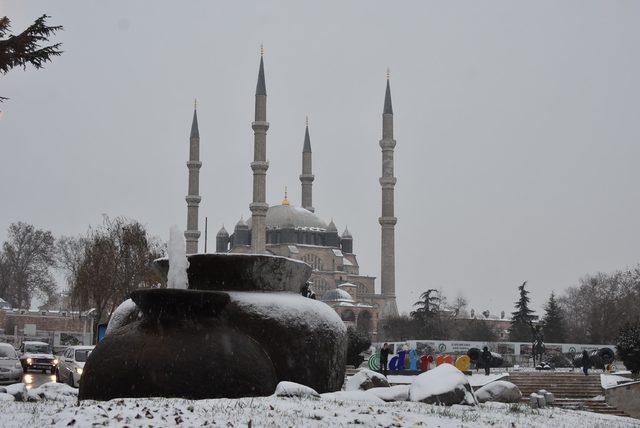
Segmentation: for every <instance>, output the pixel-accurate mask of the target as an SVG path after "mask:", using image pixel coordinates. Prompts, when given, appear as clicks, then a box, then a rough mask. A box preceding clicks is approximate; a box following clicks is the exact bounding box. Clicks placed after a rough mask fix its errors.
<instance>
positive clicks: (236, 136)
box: [0, 0, 640, 313]
mask: <svg viewBox="0 0 640 428" xmlns="http://www.w3.org/2000/svg"><path fill="white" fill-rule="evenodd" d="M42 13H47V14H49V15H51V16H52V18H51V20H50V23H51V24H61V25H64V27H65V31H64V32H62V33H60V34H59V35H58V36H56V40H57V41H61V42H63V43H64V44H63V49H64V51H65V52H64V54H63V55H62V56H61V57H59V58H56V59H55V60H54V61H53V63H52V64H50V65H48V66H47V67H46V69H44V70H40V71H34V70H32V69H28V71H27V72H23V71H20V70H14V71H12V72H10V73H9V74H8V75H6V76H3V77H1V78H0V94H1V95H3V96H8V97H10V98H11V100H9V101H7V102H5V103H4V104H3V105H2V106H0V109H2V110H4V114H3V116H2V118H1V119H0V147H1V153H0V206H1V208H0V229H1V231H0V239H2V240H4V238H5V237H6V227H7V226H8V225H9V223H10V222H14V221H18V220H21V221H26V222H30V223H33V224H35V225H37V226H39V227H43V228H47V229H50V230H52V231H53V232H54V233H55V234H78V233H81V232H83V231H85V230H86V228H87V226H89V225H90V224H96V223H98V222H100V221H101V214H102V213H106V214H109V215H111V216H117V215H124V216H128V217H132V218H136V219H138V220H140V221H142V222H143V223H145V224H146V225H147V226H148V228H149V229H150V231H151V232H152V233H155V234H157V235H159V236H160V237H162V238H163V239H167V238H168V234H169V227H170V226H171V224H174V223H175V224H178V225H180V227H182V228H184V227H185V222H186V205H185V201H184V196H185V194H186V191H187V168H186V166H185V162H186V160H187V155H188V136H189V129H190V121H191V115H192V105H193V98H194V97H197V98H198V102H199V104H198V106H199V108H198V115H199V122H200V136H201V159H202V161H203V167H202V170H201V175H200V188H201V192H200V193H201V195H202V197H203V203H202V204H201V208H200V215H201V218H202V219H204V217H205V216H208V217H209V224H210V229H211V230H210V236H211V235H213V234H215V232H216V231H217V229H218V228H219V227H220V225H221V224H222V223H224V224H225V225H226V226H227V228H228V229H231V228H232V227H233V225H234V224H235V222H236V221H237V220H238V219H239V217H240V215H241V214H244V216H245V218H247V216H249V210H248V205H249V202H250V199H251V170H250V168H249V162H250V161H251V158H252V147H253V142H252V141H253V137H252V130H251V127H250V122H251V120H252V114H253V102H254V98H253V96H254V91H255V84H256V77H257V71H258V61H259V46H260V43H264V45H265V69H266V77H267V91H268V119H269V121H270V123H271V127H270V129H269V133H268V137H267V151H268V159H269V160H270V169H269V171H268V177H267V186H268V191H267V198H268V202H269V203H271V204H277V203H280V201H281V200H282V196H283V189H284V186H285V185H288V186H289V190H290V192H289V193H290V198H291V199H292V201H293V202H295V203H296V204H299V203H300V200H299V199H300V185H299V180H298V175H299V174H300V152H301V150H302V142H303V135H304V119H305V115H307V114H308V115H309V116H310V133H311V143H312V147H313V156H314V173H315V175H316V180H315V182H314V206H315V207H316V213H317V214H318V215H320V216H321V217H323V218H324V219H326V220H327V221H328V220H329V219H330V218H332V217H333V218H334V219H335V222H336V224H337V226H338V228H339V229H340V230H342V229H343V228H344V227H345V225H348V227H349V229H350V231H351V232H352V233H353V235H354V247H355V252H356V253H357V254H358V256H359V261H360V264H361V273H363V274H370V275H374V276H379V257H380V250H379V246H380V230H379V229H380V226H379V225H378V222H377V219H378V216H379V215H380V185H379V183H378V177H379V176H380V170H381V166H380V157H381V154H380V147H379V145H378V141H379V139H380V138H381V135H380V134H381V112H382V102H383V97H384V85H385V81H384V79H385V70H386V68H387V67H390V68H391V89H392V95H393V107H394V113H395V131H396V133H395V136H396V140H397V147H396V176H397V177H398V184H397V186H396V212H397V216H398V218H399V221H398V225H397V227H396V248H397V250H396V265H397V267H396V272H397V286H396V288H397V292H398V294H399V307H400V310H401V311H406V310H408V309H409V307H410V304H411V303H412V302H413V301H415V300H416V298H417V296H418V295H419V293H420V292H421V291H423V290H425V289H427V288H434V287H435V288H439V287H442V288H443V289H444V290H445V292H446V293H447V294H448V295H449V297H450V298H453V297H455V296H456V295H457V294H458V293H462V294H463V295H465V296H466V297H467V298H468V299H469V300H470V301H471V307H472V308H475V309H476V310H480V311H481V310H484V309H490V310H491V311H492V312H493V313H499V312H500V311H501V310H505V311H507V312H510V311H511V310H512V308H513V301H514V300H515V299H516V286H517V285H519V284H520V283H521V282H522V281H523V280H528V281H529V285H530V289H531V291H532V298H533V304H534V306H535V307H536V308H539V307H541V306H542V304H543V303H544V300H546V298H547V297H548V295H549V293H550V292H551V291H552V290H556V291H559V290H562V289H564V288H565V287H567V286H570V285H573V284H576V283H577V281H578V279H579V278H580V277H581V276H583V275H584V274H586V273H591V272H596V271H610V270H614V269H617V268H623V267H625V266H628V265H633V264H635V263H637V262H638V261H639V254H640V239H639V238H640V228H639V226H640V224H639V223H640V216H639V215H638V211H639V208H640V186H638V184H639V183H640V168H639V167H638V163H639V159H640V144H639V143H640V141H639V140H640V139H639V136H640V117H639V114H638V113H639V111H640V110H639V107H640V106H639V103H640V89H639V88H640V86H639V84H638V76H640V59H639V55H638V47H639V46H640V25H638V23H639V22H640V2H637V1H596V2H592V1H585V0H580V1H562V2H557V1H535V2H534V1H531V2H514V1H491V2H487V1H482V2H480V1H467V2H463V1H460V2H451V1H442V2H426V1H416V2H389V1H387V2H373V1H362V2H344V1H337V2H302V1H291V2H266V1H261V2H254V3H249V2H213V1H189V2H178V1H173V2H166V1H164V2H160V1H154V2H142V1H87V0H82V1H65V2H52V1H28V2H26V1H23V0H12V1H0V16H2V15H8V16H9V17H10V18H11V19H12V23H13V28H14V30H15V31H18V30H20V29H22V28H24V27H25V26H26V25H28V24H29V23H31V22H32V21H33V19H34V18H36V17H37V16H39V15H40V14H42ZM201 229H203V225H201ZM201 242H202V241H201ZM212 242H213V241H212V240H210V241H209V243H210V245H211V246H213V244H212ZM376 286H377V287H379V284H378V283H377V284H376Z"/></svg>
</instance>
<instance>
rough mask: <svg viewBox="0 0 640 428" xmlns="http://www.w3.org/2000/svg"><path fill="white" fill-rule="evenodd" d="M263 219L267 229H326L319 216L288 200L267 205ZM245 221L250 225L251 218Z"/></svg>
mask: <svg viewBox="0 0 640 428" xmlns="http://www.w3.org/2000/svg"><path fill="white" fill-rule="evenodd" d="M285 200H286V199H285ZM265 221H266V224H267V229H290V228H293V229H298V228H300V229H312V228H316V229H321V230H327V224H326V223H325V222H324V221H322V219H321V218H320V217H318V216H317V215H315V214H314V213H312V212H311V211H309V210H306V209H304V208H302V207H296V206H293V205H289V204H288V202H287V203H286V204H282V205H274V206H271V207H269V209H268V210H267V217H266V219H265ZM247 223H248V224H249V227H251V219H249V221H248V222H247Z"/></svg>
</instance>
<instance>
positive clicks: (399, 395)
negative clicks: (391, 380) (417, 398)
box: [367, 385, 409, 401]
mask: <svg viewBox="0 0 640 428" xmlns="http://www.w3.org/2000/svg"><path fill="white" fill-rule="evenodd" d="M367 392H368V393H370V394H373V395H375V396H376V397H378V398H381V399H382V400H384V401H407V400H409V385H394V386H389V387H386V388H385V387H382V388H371V389H368V390H367Z"/></svg>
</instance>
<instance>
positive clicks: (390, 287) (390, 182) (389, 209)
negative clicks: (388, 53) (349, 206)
mask: <svg viewBox="0 0 640 428" xmlns="http://www.w3.org/2000/svg"><path fill="white" fill-rule="evenodd" d="M380 147H381V148H382V177H380V186H382V216H381V217H380V218H379V219H378V222H379V223H380V227H381V229H382V230H381V235H382V239H381V266H380V267H381V269H380V283H381V288H382V295H383V296H384V297H385V298H386V302H385V305H384V308H383V316H389V315H397V314H398V307H397V305H396V262H395V226H396V222H397V221H398V219H397V218H396V217H395V216H394V209H393V205H394V196H393V192H394V187H395V185H396V177H394V175H393V149H394V148H395V147H396V140H394V139H393V108H392V106H391V87H390V85H389V71H387V91H386V93H385V96H384V110H383V112H382V139H381V140H380Z"/></svg>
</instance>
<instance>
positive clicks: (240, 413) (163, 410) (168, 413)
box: [0, 397, 640, 428]
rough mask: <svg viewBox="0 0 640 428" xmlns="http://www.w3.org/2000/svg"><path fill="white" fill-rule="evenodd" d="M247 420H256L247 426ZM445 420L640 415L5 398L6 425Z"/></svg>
mask: <svg viewBox="0 0 640 428" xmlns="http://www.w3.org/2000/svg"><path fill="white" fill-rule="evenodd" d="M249 423H250V424H251V425H249ZM94 424H95V425H97V426H129V427H137V426H140V427H142V426H144V427H148V426H156V427H157V426H176V425H178V426H188V427H191V426H209V425H214V426H243V427H246V426H253V427H257V426H274V427H281V426H294V427H299V426H305V427H307V426H347V425H365V426H414V425H422V426H439V427H478V426H501V427H502V426H504V427H510V426H515V427H547V426H553V427H554V428H559V427H576V426H579V427H581V428H584V427H598V426H600V427H602V426H606V427H607V428H613V427H640V421H639V420H635V419H628V418H619V417H616V416H608V415H598V414H595V413H588V412H580V411H572V410H563V409H558V408H547V409H541V410H533V409H530V408H529V407H528V406H526V405H523V404H517V405H508V404H501V403H486V404H481V405H479V406H476V407H469V406H452V407H440V406H433V405H427V404H423V403H412V402H395V403H384V404H380V403H378V404H371V403H368V402H352V401H334V400H331V399H328V398H327V397H325V398H320V399H312V398H284V397H261V398H242V399H237V400H230V399H218V400H199V401H190V400H182V399H165V398H148V399H117V400H112V401H107V402H82V403H81V404H79V405H78V404H75V403H69V402H59V401H51V400H44V401H40V402H35V403H30V402H13V401H0V426H2V427H20V428H25V427H40V426H47V425H49V426H54V427H57V426H59V427H68V426H71V427H87V426H93V425H94Z"/></svg>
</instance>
